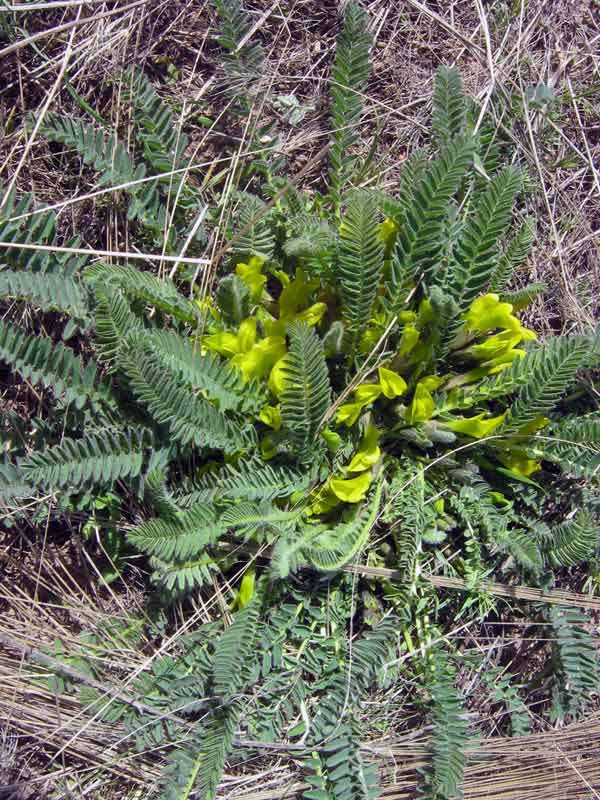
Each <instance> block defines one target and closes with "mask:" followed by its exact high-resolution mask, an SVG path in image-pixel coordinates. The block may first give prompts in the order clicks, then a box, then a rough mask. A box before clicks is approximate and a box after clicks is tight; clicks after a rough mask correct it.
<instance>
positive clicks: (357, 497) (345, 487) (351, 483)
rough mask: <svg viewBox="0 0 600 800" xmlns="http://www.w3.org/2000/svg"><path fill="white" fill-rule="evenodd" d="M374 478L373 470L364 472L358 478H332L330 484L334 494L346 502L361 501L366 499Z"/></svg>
mask: <svg viewBox="0 0 600 800" xmlns="http://www.w3.org/2000/svg"><path fill="white" fill-rule="evenodd" d="M372 480H373V476H372V474H371V471H370V470H369V471H368V472H363V473H362V474H361V475H357V476H356V478H347V479H344V478H332V479H331V480H330V482H329V486H330V488H331V491H332V492H333V494H334V495H335V496H336V497H337V498H338V499H339V500H341V501H342V502H344V503H360V501H361V500H364V499H365V497H366V496H367V492H368V491H369V486H370V485H371V482H372Z"/></svg>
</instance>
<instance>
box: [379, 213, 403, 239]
mask: <svg viewBox="0 0 600 800" xmlns="http://www.w3.org/2000/svg"><path fill="white" fill-rule="evenodd" d="M397 230H398V226H397V225H396V223H395V222H394V220H392V219H389V217H386V218H385V219H384V220H383V222H382V223H381V224H380V226H379V238H380V239H382V240H383V243H384V244H387V243H388V242H389V240H390V239H391V238H392V236H394V235H395V233H396V231H397Z"/></svg>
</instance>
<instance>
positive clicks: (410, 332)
mask: <svg viewBox="0 0 600 800" xmlns="http://www.w3.org/2000/svg"><path fill="white" fill-rule="evenodd" d="M420 336H421V334H420V333H419V331H418V330H417V328H416V326H415V325H414V324H413V323H412V322H409V323H407V324H406V325H405V326H404V328H403V330H402V338H401V339H400V347H399V350H398V353H399V355H401V356H407V355H408V354H409V353H411V352H412V351H413V350H414V349H415V345H416V344H417V342H418V341H419V338H420Z"/></svg>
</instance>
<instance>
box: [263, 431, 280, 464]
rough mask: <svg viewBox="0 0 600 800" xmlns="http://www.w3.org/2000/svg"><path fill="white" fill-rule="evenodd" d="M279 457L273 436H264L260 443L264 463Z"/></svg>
mask: <svg viewBox="0 0 600 800" xmlns="http://www.w3.org/2000/svg"><path fill="white" fill-rule="evenodd" d="M276 455H277V447H276V446H275V443H274V442H273V439H272V437H271V436H264V437H263V438H262V439H261V441H260V457H261V458H262V460H263V461H269V460H270V459H271V458H274V457H275V456H276Z"/></svg>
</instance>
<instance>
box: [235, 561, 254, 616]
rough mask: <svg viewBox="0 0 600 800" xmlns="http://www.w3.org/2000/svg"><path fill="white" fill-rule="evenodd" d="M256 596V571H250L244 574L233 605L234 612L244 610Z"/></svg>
mask: <svg viewBox="0 0 600 800" xmlns="http://www.w3.org/2000/svg"><path fill="white" fill-rule="evenodd" d="M253 594H254V570H253V569H249V570H247V571H246V572H245V573H244V577H243V578H242V582H241V583H240V588H239V591H238V593H237V595H236V597H235V600H234V601H233V603H232V604H231V608H232V610H235V609H240V610H241V609H242V608H244V606H247V605H248V603H249V602H250V600H252V596H253Z"/></svg>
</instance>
